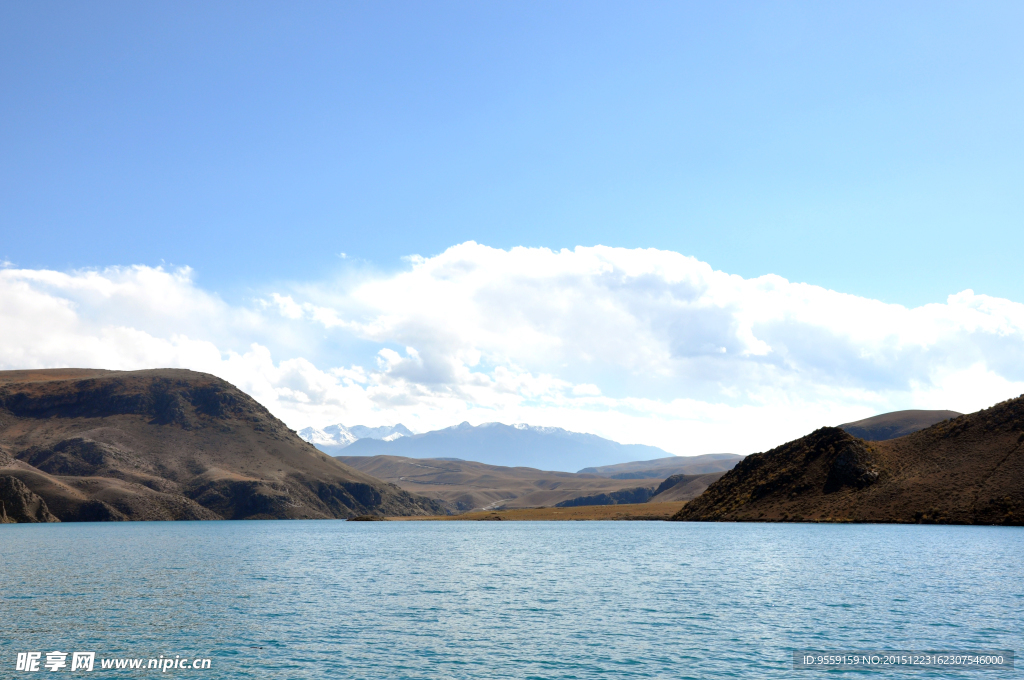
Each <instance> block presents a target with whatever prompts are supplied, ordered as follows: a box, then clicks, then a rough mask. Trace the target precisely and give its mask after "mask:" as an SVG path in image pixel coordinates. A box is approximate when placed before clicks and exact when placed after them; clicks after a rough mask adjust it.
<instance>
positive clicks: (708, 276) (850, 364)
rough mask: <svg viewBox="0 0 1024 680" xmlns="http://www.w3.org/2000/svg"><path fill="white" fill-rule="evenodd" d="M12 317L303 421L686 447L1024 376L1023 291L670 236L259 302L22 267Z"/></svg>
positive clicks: (178, 281) (84, 356) (749, 446)
mask: <svg viewBox="0 0 1024 680" xmlns="http://www.w3.org/2000/svg"><path fill="white" fill-rule="evenodd" d="M0 327H2V328H3V330H2V331H0V366H2V367H3V368H32V367H35V368H42V367H58V366H89V367H100V368H113V369H136V368H152V367H157V366H169V367H185V368H191V369H194V370H200V371H205V372H209V373H213V374H216V375H218V376H221V377H223V378H225V379H227V380H229V381H231V382H233V383H235V384H236V385H238V386H239V387H241V388H242V389H244V390H246V391H247V392H249V393H250V394H252V395H253V396H254V397H255V398H257V399H258V400H260V401H261V402H263V403H264V404H265V405H267V407H268V408H270V409H271V410H272V411H274V412H275V413H276V414H277V415H278V416H279V417H281V418H282V419H284V420H285V421H286V422H287V423H288V424H289V425H291V426H292V427H295V428H299V427H304V426H306V425H316V426H322V425H325V424H328V423H332V422H339V421H340V422H344V423H346V424H357V423H358V424H367V425H379V424H393V423H396V422H403V423H405V424H406V425H408V426H409V427H411V428H413V429H414V430H420V431H422V430H427V429H434V428H437V427H445V426H448V425H452V424H455V423H457V422H460V421H462V420H469V421H470V422H472V423H474V424H476V423H480V422H486V421H495V420H496V421H502V422H507V423H512V422H529V423H531V424H537V425H557V426H560V427H565V428H568V429H573V430H578V431H584V432H593V433H596V434H600V435H602V436H607V437H610V438H612V439H615V440H617V441H621V442H624V443H645V444H653V445H657V446H661V447H663V448H665V449H666V450H668V451H671V452H673V453H679V454H684V455H688V454H698V453H707V452H721V451H731V452H739V453H749V452H753V451H757V450H764V449H766V448H769V447H771V446H774V445H777V444H779V443H781V442H783V441H785V440H788V439H791V438H793V437H797V436H800V435H802V434H805V433H806V432H808V431H809V430H811V429H814V428H816V427H819V426H821V425H825V424H837V423H839V422H844V421H847V420H855V419H858V418H862V417H866V416H869V415H873V414H875V413H879V412H883V411H888V410H895V409H900V408H950V409H955V410H960V411H972V410H977V409H979V408H983V407H985V406H988V405H991V404H992V403H995V402H997V401H999V400H1002V399H1006V398H1009V397H1012V396H1016V395H1018V394H1020V393H1022V392H1024V361H1022V360H1024V305H1021V304H1019V303H1017V302H1012V301H1009V300H1004V299H998V298H992V297H988V296H985V295H976V294H975V293H973V292H972V291H970V290H967V291H963V292H960V293H956V294H954V295H951V296H950V297H949V298H948V300H947V301H946V302H945V303H944V304H931V305H925V306H922V307H917V308H913V309H908V308H905V307H902V306H900V305H893V304H885V303H882V302H879V301H877V300H870V299H865V298H860V297H856V296H852V295H846V294H843V293H838V292H835V291H830V290H826V289H824V288H820V287H818V286H813V285H808V284H803V283H793V282H790V281H787V280H785V279H783V278H781V277H778V276H773V275H769V276H762V277H758V278H753V279H744V278H742V277H739V276H735V275H730V274H726V273H724V272H720V271H715V270H713V269H712V268H711V267H710V266H709V265H708V264H706V263H704V262H700V261H699V260H696V259H694V258H692V257H687V256H684V255H681V254H679V253H674V252H669V251H659V250H651V249H648V250H642V249H641V250H626V249H619V248H607V247H602V246H596V247H578V248H576V249H574V250H561V251H557V252H556V251H550V250H547V249H543V248H513V249H512V250H508V251H506V250H499V249H494V248H489V247H486V246H483V245H479V244H476V243H472V242H469V243H463V244H460V245H457V246H454V247H452V248H450V249H448V250H447V251H445V252H444V253H441V254H440V255H437V256H434V257H420V256H414V257H410V258H409V260H408V266H407V268H406V269H405V270H404V271H400V272H398V273H394V274H388V275H364V276H360V277H357V278H355V279H353V280H350V281H348V282H347V283H345V284H333V285H332V284H327V283H317V282H301V283H296V284H295V285H293V286H291V287H289V288H288V289H281V290H267V291H265V292H264V293H261V294H260V295H259V296H258V298H256V299H253V300H251V301H249V302H247V303H245V304H240V305H232V304H228V303H226V302H224V301H223V300H222V299H221V298H219V297H218V296H217V295H215V294H213V293H211V292H208V291H204V290H202V289H201V288H200V287H199V286H197V285H196V283H195V281H194V278H193V274H192V272H191V271H190V270H188V269H177V270H172V271H168V270H163V269H160V268H149V267H141V266H136V267H123V268H112V269H105V270H96V271H75V272H54V271H40V270H24V269H14V268H6V269H0ZM356 345H358V346H361V347H366V346H369V347H371V348H373V350H374V351H375V355H373V356H372V357H370V358H369V359H367V357H366V355H365V352H362V353H358V352H355V350H353V349H352V348H353V347H354V346H356ZM313 355H315V356H316V357H318V360H317V362H316V363H314V362H313V361H310V360H308V359H307V358H304V357H305V356H313Z"/></svg>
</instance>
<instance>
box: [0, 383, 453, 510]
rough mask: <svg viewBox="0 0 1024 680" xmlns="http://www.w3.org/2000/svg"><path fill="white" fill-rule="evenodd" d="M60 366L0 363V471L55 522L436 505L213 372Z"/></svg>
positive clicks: (395, 508) (407, 507) (422, 507)
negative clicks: (325, 446)
mask: <svg viewBox="0 0 1024 680" xmlns="http://www.w3.org/2000/svg"><path fill="white" fill-rule="evenodd" d="M68 373H69V371H67V370H62V371H33V372H26V371H16V372H0V451H2V452H3V453H2V454H0V475H3V476H6V477H12V478H14V479H16V480H18V481H19V482H20V483H21V484H22V485H24V486H25V487H26V488H27V489H28V490H29V491H30V492H31V493H32V494H35V495H36V496H38V497H39V498H40V499H41V500H42V501H43V502H45V504H46V506H47V508H48V512H50V513H51V514H52V515H54V516H56V517H57V518H59V519H60V520H62V521H108V520H136V519H137V520H177V519H285V518H346V517H353V516H357V515H413V514H442V513H443V508H441V507H440V505H439V504H437V503H436V502H434V501H430V500H428V499H426V498H422V497H420V496H415V495H413V494H410V493H408V492H405V491H403V490H401V489H399V488H398V487H396V486H394V485H392V484H387V483H385V482H382V481H380V480H378V479H375V478H373V477H371V476H369V475H367V474H365V473H362V472H359V471H357V470H354V469H352V468H350V467H348V466H346V465H344V464H342V463H340V462H338V461H336V460H334V459H332V458H330V457H329V456H326V455H324V454H322V453H321V452H319V451H317V450H316V448H315V447H313V446H312V445H311V444H308V443H306V442H304V441H303V440H302V439H300V438H299V437H298V436H297V435H296V434H295V433H294V432H292V431H291V430H289V429H288V427H287V426H285V425H284V423H282V422H281V421H280V420H278V419H277V418H275V417H274V416H273V415H272V414H270V412H269V411H267V410H266V409H265V408H263V406H261V405H260V404H259V403H257V402H256V401H255V400H253V399H252V398H251V397H249V396H248V395H246V394H245V393H243V392H241V391H240V390H238V389H237V388H235V387H234V386H232V385H230V384H229V383H227V382H225V381H223V380H220V379H218V378H216V377H214V376H210V375H206V374H202V373H194V372H192V371H184V370H172V369H166V370H154V371H132V372H97V373H95V374H89V375H88V376H83V377H79V376H77V375H74V374H73V372H72V374H71V375H68ZM8 514H10V513H8Z"/></svg>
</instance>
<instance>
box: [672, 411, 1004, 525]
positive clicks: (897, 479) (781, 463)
mask: <svg viewBox="0 0 1024 680" xmlns="http://www.w3.org/2000/svg"><path fill="white" fill-rule="evenodd" d="M673 519H676V520H691V521H709V520H727V521H728V520H733V521H758V520H760V521H779V520H789V521H801V520H808V521H854V522H935V523H944V524H1007V525H1021V524H1024V397H1022V398H1017V399H1013V400H1010V401H1007V402H1003V403H1001V404H997V405H996V406H993V407H992V408H988V409H985V410H983V411H979V412H977V413H972V414H970V415H965V416H960V417H958V418H956V419H953V420H946V421H943V422H940V423H937V424H935V425H932V426H931V427H929V428H927V429H924V430H920V431H918V432H915V433H913V434H910V435H907V436H905V437H900V438H899V439H891V440H887V441H879V442H865V441H863V440H861V439H857V438H856V437H853V436H852V435H850V434H849V433H847V432H844V431H843V430H841V429H839V428H835V427H825V428H821V429H820V430H816V431H815V432H812V433H811V434H809V435H807V436H806V437H803V438H801V439H797V440H795V441H792V442H789V443H787V444H783V445H782V446H780V447H778V448H775V449H772V450H771V451H768V452H766V453H758V454H754V455H752V456H748V457H747V458H746V459H744V460H743V461H742V462H740V463H739V464H738V465H737V466H736V467H735V468H733V469H732V470H731V471H729V472H727V473H726V474H725V475H724V476H723V477H722V478H721V479H720V480H719V481H717V482H715V483H714V484H712V485H711V486H710V487H708V490H707V491H705V492H704V493H703V494H702V495H701V496H700V497H698V498H697V499H695V500H693V501H690V502H689V503H688V504H687V505H685V506H684V507H683V509H682V510H680V511H679V512H678V513H677V514H676V515H675V516H674V517H673Z"/></svg>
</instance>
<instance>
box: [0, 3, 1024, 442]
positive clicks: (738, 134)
mask: <svg viewBox="0 0 1024 680" xmlns="http://www.w3.org/2000/svg"><path fill="white" fill-rule="evenodd" d="M1022 19H1024V6H1022V5H1021V4H1019V3H994V2H990V3H971V4H968V3H943V2H918V3H906V2H885V3H882V2H876V3H870V2H861V3H844V4H841V3H820V2H802V3H801V2H773V3H767V2H765V3H695V2H694V3H680V2H675V3H602V2H586V3H583V2H578V3H567V2H551V3H540V2H535V3H496V2H495V3H445V2H434V3H369V2H364V3H315V2H306V3H260V2H244V3H241V2H239V3H227V2H218V3H209V2H205V3H199V2H195V3H188V2H175V3H169V2H152V3H130V2H124V3H116V2H94V3H72V2H47V3H38V2H13V1H12V2H6V3H3V4H2V5H0V82H2V87H0V120H2V121H3V124H2V125H0V261H3V262H6V263H7V264H6V265H5V269H4V270H3V272H4V274H3V275H4V276H5V277H6V278H5V279H4V280H3V281H0V284H2V285H3V286H7V287H6V288H4V291H3V292H4V295H6V296H7V297H6V300H7V302H6V303H4V302H3V300H0V317H3V319H5V323H6V324H7V325H8V328H24V329H30V328H33V326H32V324H33V323H35V324H37V325H38V324H43V325H45V324H46V323H48V322H47V321H40V319H41V318H42V317H40V316H39V314H41V312H40V311H39V310H44V309H50V310H52V312H51V317H45V318H47V319H49V318H56V317H53V316H52V315H53V314H56V315H57V316H58V317H60V315H61V314H64V313H67V314H68V315H69V316H66V318H65V317H60V318H64V319H65V321H66V323H67V325H66V326H60V325H59V324H57V326H56V327H57V328H62V329H63V330H62V331H60V332H61V333H63V335H62V337H65V338H67V339H68V340H67V343H68V344H65V345H60V343H55V341H54V342H51V341H52V340H53V337H52V336H53V333H51V335H49V336H45V337H44V336H40V337H36V336H34V335H32V333H31V332H29V331H28V330H26V331H25V332H24V333H22V335H20V336H18V338H20V340H19V339H18V338H15V340H17V341H15V340H10V339H9V343H8V344H7V345H3V344H2V343H0V367H6V368H18V367H28V366H43V365H71V364H75V365H77V364H84V363H90V364H92V365H101V364H102V365H103V366H106V367H120V368H136V367H139V368H141V367H145V366H149V365H153V364H154V363H155V364H160V365H181V366H187V367H195V368H202V369H203V370H210V371H212V372H218V374H221V375H224V376H225V377H229V378H230V379H232V380H234V381H236V382H238V383H239V384H240V385H242V386H244V387H245V388H246V389H249V390H250V391H252V392H253V393H254V394H257V395H258V396H259V397H260V398H261V399H263V400H265V401H266V402H267V403H269V404H271V405H272V406H273V407H274V408H275V409H276V411H275V412H278V413H280V414H285V416H286V420H288V422H289V423H290V424H292V425H294V426H297V427H302V426H305V425H310V424H312V425H318V426H320V425H325V424H327V423H328V422H336V421H337V420H344V422H346V424H355V422H357V421H358V422H363V423H364V424H368V425H378V424H390V423H393V422H395V421H397V420H398V419H404V420H405V421H406V424H410V425H411V426H413V427H414V428H415V427H418V428H419V429H425V428H428V427H434V426H441V425H445V424H452V422H458V420H460V419H470V420H471V421H483V420H502V421H505V422H509V421H512V420H514V419H516V418H529V419H531V422H534V423H536V424H545V425H562V426H570V427H575V428H576V429H582V430H585V431H599V432H600V433H604V434H607V435H608V436H613V437H616V438H619V439H620V440H630V441H641V443H656V444H659V445H663V446H666V448H670V449H672V450H673V451H674V452H680V453H682V452H693V453H702V452H706V450H718V449H717V448H716V447H715V446H714V443H715V442H716V441H718V440H716V439H715V437H717V436H719V435H720V434H721V433H722V432H724V431H730V430H734V429H735V423H737V422H739V421H740V420H742V419H743V418H750V417H752V416H751V415H750V413H751V411H750V409H754V410H755V411H756V409H758V408H761V409H762V410H761V411H757V413H760V414H762V415H759V416H757V418H762V419H763V421H764V422H765V423H768V422H774V420H773V419H775V420H777V419H779V418H783V415H780V414H782V411H779V410H777V409H778V408H783V409H788V411H785V412H786V413H797V412H800V413H802V414H803V415H801V416H800V417H796V416H794V417H793V418H792V419H791V420H790V421H789V423H790V424H789V425H787V426H786V427H778V428H775V429H772V430H771V434H770V437H784V436H789V435H791V434H792V435H799V434H802V433H803V432H804V431H805V430H802V429H801V428H807V427H811V426H816V425H818V424H823V423H824V422H830V420H829V419H834V420H836V421H837V422H838V421H839V420H841V419H846V418H849V419H852V417H853V416H864V415H870V414H871V413H872V412H877V411H879V410H885V409H887V408H899V407H912V406H916V407H935V408H964V409H966V408H975V407H980V406H983V405H987V404H989V403H992V402H993V401H995V400H997V399H999V398H1006V397H1007V396H1015V395H1016V394H1018V393H1019V392H1020V391H1021V389H1018V388H1019V387H1021V386H1022V385H1024V382H1022V381H1024V374H1021V372H1020V369H1018V368H1015V366H1018V365H1020V364H1019V362H1018V359H1020V358H1021V357H1024V350H1022V348H1024V331H1022V330H1021V329H1024V321H1022V319H1024V317H1022V316H1021V314H1022V311H1021V310H1022V309H1024V307H1021V306H1020V303H1021V302H1022V301H1024V277H1021V276H1020V274H1019V253H1021V252H1024V229H1022V228H1021V226H1022V224H1024V220H1022V218H1024V192H1022V191H1021V190H1020V187H1021V186H1024V164H1022V161H1021V159H1022V158H1024V132H1022V126H1021V125H1020V121H1021V119H1022V117H1024V115H1022V114H1024V107H1022V103H1024V82H1022V80H1024V68H1022V67H1024V63H1022V62H1024V50H1022V49H1021V47H1020V29H1021V26H1022ZM470 242H472V243H470ZM474 243H475V244H479V246H476V245H473V244H474ZM460 244H463V245H461V246H460ZM592 246H604V247H608V248H611V249H613V250H600V249H599V250H592V249H589V248H590V247H592ZM578 247H582V249H579V248H578ZM516 248H526V249H527V250H525V251H516V250H514V249H516ZM563 248H565V249H568V251H567V254H563V255H564V256H561V257H555V255H557V253H558V252H559V251H560V249H563ZM545 249H548V250H550V251H552V252H551V253H548V251H547V250H545ZM614 249H619V250H614ZM647 249H653V250H647ZM342 254H344V256H342ZM549 255H550V256H549ZM410 256H418V259H417V258H416V257H412V258H411V259H410ZM482 263H488V265H487V266H489V267H492V268H493V269H492V273H493V272H497V273H501V276H498V275H497V274H494V275H493V276H492V275H490V274H488V275H487V276H485V275H484V274H483V273H480V272H479V271H478V267H480V266H482ZM541 263H543V264H541ZM517 267H518V268H523V271H529V272H531V273H530V274H529V275H528V276H527V275H522V272H521V270H520V269H517ZM545 267H546V268H547V269H545ZM538 268H539V269H538ZM714 270H717V271H719V272H724V273H725V274H723V275H722V276H718V275H717V274H714V273H713V271H714ZM727 275H728V276H727ZM768 275H772V276H768ZM730 276H731V277H732V278H730ZM501 277H504V278H501ZM609 277H611V278H609ZM615 277H619V278H616V279H615V282H611V279H612V278H615ZM766 277H767V278H766ZM773 277H774V278H773ZM779 277H781V278H779ZM454 281H457V282H459V285H460V286H463V287H464V288H463V289H453V288H450V287H446V283H445V282H454ZM567 282H568V283H567ZM800 283H806V284H809V285H810V286H811V288H801V287H800V286H799V285H797V284H800ZM402 286H407V288H402ZM423 290H430V291H435V293H436V294H437V295H440V296H442V297H443V298H444V299H443V300H441V302H442V304H439V305H435V303H436V302H437V300H436V299H434V298H431V299H420V297H419V296H420V293H421V291H423ZM769 290H770V291H773V292H770V293H769V292H766V291H769ZM829 290H831V291H835V293H834V294H829V293H828V291H829ZM968 290H969V291H972V292H970V293H969V294H965V295H963V296H961V297H958V298H955V299H953V298H950V297H949V296H951V295H956V294H960V293H962V292H963V291H968ZM83 291H85V292H83ZM89 291H92V292H89ZM466 291H469V292H471V293H472V295H469V294H468V293H466ZM511 291H517V294H521V296H522V297H516V298H515V299H512V298H511V297H510V295H511ZM445 296H447V297H445ZM656 296H660V297H657V299H655V297H656ZM0 297H3V296H0ZM409 300H419V302H418V305H417V306H415V307H414V306H410V305H409V304H408V301H409ZM485 300H489V301H491V303H490V304H493V305H503V307H502V309H504V310H505V313H504V316H503V317H502V318H492V317H491V316H489V315H490V314H491V312H493V311H494V308H493V307H488V306H487V305H486V304H484V302H482V301H485ZM552 300H554V301H555V302H557V304H555V303H554V302H552ZM4 304H6V305H7V306H6V307H4ZM893 304H895V305H897V306H899V307H898V309H897V308H894V307H891V305H893ZM928 304H931V305H933V306H934V308H924V307H922V305H928ZM453 305H454V306H453ZM587 305H589V306H590V309H589V311H591V312H593V315H592V316H585V315H584V316H585V318H584V317H583V316H580V317H579V318H577V317H576V316H574V314H575V310H577V309H578V308H579V307H580V306H587ZM886 305H890V306H886ZM401 310H404V311H401ZM424 310H429V311H430V314H431V316H430V318H429V319H428V318H427V317H426V316H425V311H424ZM602 310H603V311H602ZM765 310H771V313H770V314H769V313H767V312H765ZM835 310H841V311H843V313H845V314H847V316H846V317H844V318H839V317H838V316H836V317H835V318H832V314H831V312H832V311H835ZM893 310H895V311H893ZM900 310H902V311H900ZM922 310H924V311H922ZM599 312H601V313H603V314H605V316H603V317H602V316H601V314H599ZM570 317H571V318H574V319H576V322H578V326H577V327H571V328H570V327H569V326H565V325H562V324H560V323H558V322H556V320H557V319H558V318H570ZM609 318H616V319H618V322H617V325H615V326H607V325H605V321H606V320H607V319H609ZM824 318H828V319H831V320H830V321H828V322H827V323H826V322H824V321H820V320H821V319H824ZM438 319H446V321H445V323H444V324H439V323H438V322H437V320H438ZM850 319H856V320H857V324H860V325H859V326H858V325H857V324H852V325H851V323H850V322H849V320H850ZM883 319H884V321H883ZM509 320H517V323H518V325H514V324H512V325H509V324H510V321H509ZM885 324H891V325H892V328H891V329H890V328H887V327H886V325H885ZM497 327H501V328H503V329H504V330H503V333H505V334H506V336H507V337H515V338H520V339H521V342H520V343H519V344H517V345H515V346H513V345H512V344H509V343H508V342H506V341H505V340H504V339H502V338H499V337H498V335H499V334H498V333H497V332H496V331H495V329H496V328H497ZM627 328H628V329H631V330H630V331H629V332H630V333H631V334H632V335H623V336H622V337H619V336H618V335H617V333H619V332H620V331H621V329H627ZM864 328H868V330H867V331H866V330H864ZM921 328H926V329H930V330H928V331H927V332H923V331H920V329H921ZM126 329H127V330H126ZM579 329H587V330H588V332H593V333H600V334H602V335H601V337H604V338H606V339H607V342H606V343H605V344H604V345H602V346H600V347H599V346H597V345H595V344H594V343H593V342H592V337H591V336H590V335H587V334H586V333H583V334H581V333H579V332H577V331H579ZM128 331H131V332H128ZM53 332H54V333H56V332H57V331H53ZM621 332H623V333H624V332H625V331H621ZM125 333H127V334H125ZM11 337H13V334H12V335H11ZM30 338H31V339H30ZM190 343H192V344H190ZM195 343H200V344H198V345H197V344H195ZM203 343H205V344H203ZM89 347H92V348H94V349H95V351H92V350H90V351H91V352H92V353H89V352H86V351H85V350H82V348H89ZM111 347H116V348H117V351H111V349H110V348H111ZM254 347H256V348H258V349H253V348H254ZM910 347H913V348H916V349H913V350H911V349H908V348H910ZM83 352H84V353H83ZM719 354H722V355H723V356H724V357H725V358H723V356H719ZM733 357H738V358H736V360H735V361H733V360H732V358H733ZM233 362H234V363H233ZM289 362H290V363H289ZM296 362H298V363H296ZM302 362H306V363H305V364H303V363H302ZM353 371H354V372H353ZM360 371H361V372H362V373H360ZM332 381H333V382H332ZM346 381H349V382H346ZM360 381H362V382H360ZM488 381H489V382H488ZM965 385H966V386H967V387H965ZM354 386H355V387H354ZM399 387H400V388H401V389H399ZM350 388H351V389H357V388H358V389H359V390H362V392H359V393H356V392H351V393H348V392H345V390H347V389H350ZM478 388H479V389H484V390H485V392H487V394H483V393H478V392H474V391H473V390H476V389H478ZM1022 389H1024V388H1022ZM318 390H319V391H318ZM332 390H334V391H333V392H332ZM375 390H376V391H375ZM389 390H391V391H389ZM487 390H490V391H487ZM510 390H511V392H509V391H510ZM830 390H831V391H830ZM506 393H515V394H517V395H518V397H517V399H518V401H516V400H513V402H507V401H502V399H503V397H499V396H496V395H499V394H506ZM345 394H348V396H344V395H345ZM318 395H319V396H318ZM353 395H354V396H353ZM958 395H960V396H961V397H963V395H969V396H968V397H963V398H962V399H960V401H957V399H958V398H959V397H958ZM573 399H576V400H577V401H573ZM602 399H610V400H612V401H605V402H602V401H601V400H602ZM318 400H319V401H318ZM446 400H447V401H446ZM545 400H548V401H545ZM587 400H590V401H587ZM687 400H690V401H687ZM954 402H956V403H954ZM573 404H576V406H573ZM769 406H771V408H769ZM403 409H404V410H403ZM574 409H575V410H574ZM716 409H718V410H716ZM723 409H724V410H723ZM730 409H731V410H730ZM765 409H767V410H765ZM773 409H775V410H773ZM611 412H614V413H616V414H618V416H621V420H619V421H616V420H615V418H612V417H610V416H608V414H609V413H611ZM588 414H589V415H588ZM687 414H689V415H687ZM618 416H617V417H618ZM449 421H452V422H449ZM683 421H685V423H683ZM759 422H761V421H759ZM616 423H617V424H616ZM681 423H683V424H681ZM686 423H689V424H686ZM691 427H692V428H697V429H696V430H692V429H687V428H691ZM764 427H768V425H765V426H764ZM602 428H605V429H602ZM644 428H648V429H649V430H650V431H651V432H656V433H657V434H652V435H651V436H650V437H648V438H647V439H646V440H645V439H643V438H642V437H641V438H639V439H638V438H637V437H639V435H636V436H633V435H632V434H631V433H635V432H637V431H638V430H643V429H644ZM659 428H660V429H659ZM716 428H717V429H716ZM769 429H770V428H769ZM695 433H696V434H695ZM716 433H717V434H716ZM691 435H692V436H693V437H696V438H697V439H699V440H700V441H701V442H702V443H701V445H700V446H699V447H697V448H698V449H700V450H694V449H692V447H691V448H687V447H685V446H682V445H679V446H675V447H674V448H673V446H672V445H671V443H672V442H674V441H675V442H678V441H679V440H680V438H685V437H690V436H691ZM630 437H633V438H632V439H630ZM695 441H696V439H695ZM734 441H735V447H743V446H749V447H754V446H761V445H762V444H763V443H765V444H771V443H772V442H771V441H768V442H762V441H760V440H756V439H751V438H747V439H743V438H739V439H735V440H734ZM735 450H740V448H736V449H735Z"/></svg>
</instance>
